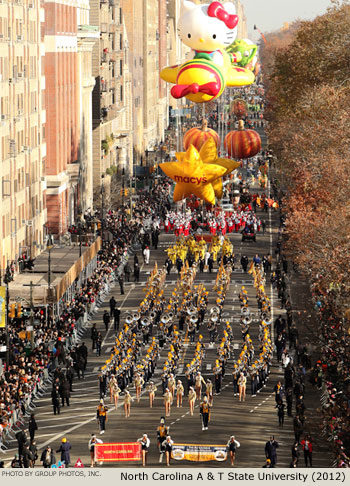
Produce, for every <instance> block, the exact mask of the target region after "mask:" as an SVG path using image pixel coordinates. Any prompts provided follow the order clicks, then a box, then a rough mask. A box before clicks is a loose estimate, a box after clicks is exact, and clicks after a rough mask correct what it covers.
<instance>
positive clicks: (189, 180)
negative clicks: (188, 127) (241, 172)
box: [159, 145, 226, 205]
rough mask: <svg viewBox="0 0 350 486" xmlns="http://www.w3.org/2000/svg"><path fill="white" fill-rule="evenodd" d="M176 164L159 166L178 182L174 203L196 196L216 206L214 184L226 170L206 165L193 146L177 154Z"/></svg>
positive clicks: (168, 163)
mask: <svg viewBox="0 0 350 486" xmlns="http://www.w3.org/2000/svg"><path fill="white" fill-rule="evenodd" d="M176 158H177V161H176V162H165V163H163V164H159V167H160V168H161V169H162V171H163V172H164V173H165V174H166V175H167V176H168V177H170V178H171V179H172V180H173V181H175V182H176V185H175V189H174V195H173V199H174V202H176V201H181V200H182V199H184V198H186V197H188V196H191V195H192V194H194V195H195V196H197V197H199V198H200V199H202V200H203V201H205V202H207V203H209V204H213V205H214V204H215V193H214V189H213V186H212V184H211V183H212V182H213V181H215V180H216V179H218V178H219V177H221V176H222V175H223V174H224V173H225V172H226V169H225V168H224V167H220V166H219V165H214V164H205V163H204V162H203V161H202V159H201V156H200V154H199V152H198V150H197V149H196V147H194V146H193V145H190V147H189V148H188V150H187V151H186V152H178V153H176Z"/></svg>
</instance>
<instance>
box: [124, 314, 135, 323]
mask: <svg viewBox="0 0 350 486" xmlns="http://www.w3.org/2000/svg"><path fill="white" fill-rule="evenodd" d="M125 322H126V323H127V324H131V323H132V322H133V317H132V316H131V315H130V314H128V315H127V316H126V318H125Z"/></svg>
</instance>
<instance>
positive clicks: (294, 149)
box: [261, 2, 350, 434]
mask: <svg viewBox="0 0 350 486" xmlns="http://www.w3.org/2000/svg"><path fill="white" fill-rule="evenodd" d="M349 33H350V5H349V4H348V2H343V3H342V4H340V3H339V2H333V6H332V8H330V9H329V11H328V12H327V14H325V15H323V16H320V17H317V18H316V19H315V20H314V21H308V22H299V23H298V24H296V25H295V26H293V28H292V29H291V30H290V31H285V32H280V33H278V34H271V35H268V36H267V44H265V45H264V46H263V47H262V49H261V57H262V65H263V72H264V76H265V84H266V95H267V113H266V117H267V119H268V120H269V127H268V135H269V144H270V146H271V148H272V149H273V151H274V154H275V155H276V160H277V175H278V180H279V184H280V187H281V189H282V190H283V191H284V193H285V199H284V206H285V210H286V214H287V222H286V232H287V235H288V241H287V250H288V252H289V254H290V255H291V257H292V258H293V260H294V261H295V262H296V263H298V264H299V266H300V268H301V269H302V270H303V271H304V273H305V274H306V275H308V277H309V278H310V281H311V288H312V291H313V294H314V296H315V301H316V300H318V301H319V302H321V304H322V307H321V315H320V317H321V319H320V331H322V332H323V335H324V336H328V338H329V339H332V343H333V345H334V350H335V353H336V354H337V353H338V351H339V353H338V354H339V357H338V358H337V359H338V361H339V362H340V360H342V361H341V365H340V366H339V369H340V367H341V366H342V367H343V368H344V370H345V373H346V368H347V366H349V364H348V363H349V350H347V351H344V350H346V346H344V343H345V342H347V340H348V339H349V335H348V332H349V326H350V320H349V317H350V89H349V88H350V35H349ZM322 311H323V313H322ZM324 349H325V356H326V355H327V353H328V351H326V347H325V348H324ZM340 350H342V351H341V352H342V353H345V352H346V353H347V354H346V357H345V359H344V357H343V354H340ZM333 359H334V357H333ZM343 372H344V371H342V373H343ZM345 415H347V416H348V415H349V411H345ZM348 423H349V420H348ZM348 429H349V430H348V434H349V433H350V427H349V426H348Z"/></svg>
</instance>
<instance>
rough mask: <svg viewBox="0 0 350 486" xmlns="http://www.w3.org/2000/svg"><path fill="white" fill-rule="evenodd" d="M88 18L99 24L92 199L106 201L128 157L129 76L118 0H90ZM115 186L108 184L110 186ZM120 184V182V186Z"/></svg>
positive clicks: (125, 168)
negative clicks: (114, 180)
mask: <svg viewBox="0 0 350 486" xmlns="http://www.w3.org/2000/svg"><path fill="white" fill-rule="evenodd" d="M90 20H91V23H92V24H96V25H98V26H99V30H100V39H99V41H98V42H97V43H96V44H95V46H94V48H93V56H92V72H93V76H94V77H95V82H96V84H95V87H94V90H93V94H92V128H93V132H92V142H93V186H94V202H95V204H97V205H100V204H101V202H102V198H104V197H105V198H106V201H107V202H108V201H110V193H111V192H110V191H111V181H112V180H113V177H114V178H115V179H116V180H117V181H119V182H120V179H121V177H119V176H122V177H124V175H125V173H126V172H128V167H129V164H130V163H131V162H130V161H132V130H131V128H132V114H130V110H131V100H130V76H129V71H126V70H125V55H127V50H128V40H127V39H126V38H125V31H124V25H123V22H124V20H123V10H122V7H121V3H120V1H118V0H91V1H90ZM116 187H119V185H118V184H117V185H116V184H112V188H113V190H115V188H116ZM120 187H121V186H120ZM102 192H103V194H102Z"/></svg>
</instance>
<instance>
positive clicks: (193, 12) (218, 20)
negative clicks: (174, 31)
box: [178, 0, 238, 52]
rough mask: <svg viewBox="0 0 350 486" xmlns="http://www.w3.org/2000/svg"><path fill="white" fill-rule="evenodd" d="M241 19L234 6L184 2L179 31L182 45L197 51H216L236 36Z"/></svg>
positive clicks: (217, 3)
mask: <svg viewBox="0 0 350 486" xmlns="http://www.w3.org/2000/svg"><path fill="white" fill-rule="evenodd" d="M237 24H238V17H237V15H236V7H235V5H234V4H233V3H231V2H228V3H225V4H222V3H220V2H216V1H214V2H212V3H211V4H205V5H201V4H196V3H193V2H190V1H188V0H182V3H181V14H180V19H179V23H178V30H179V34H180V38H181V40H182V42H183V43H184V44H185V45H186V46H188V47H190V48H191V49H193V50H194V51H208V52H212V51H216V50H217V49H223V48H225V47H228V46H229V45H230V44H232V42H233V41H234V40H235V39H236V37H237Z"/></svg>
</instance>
